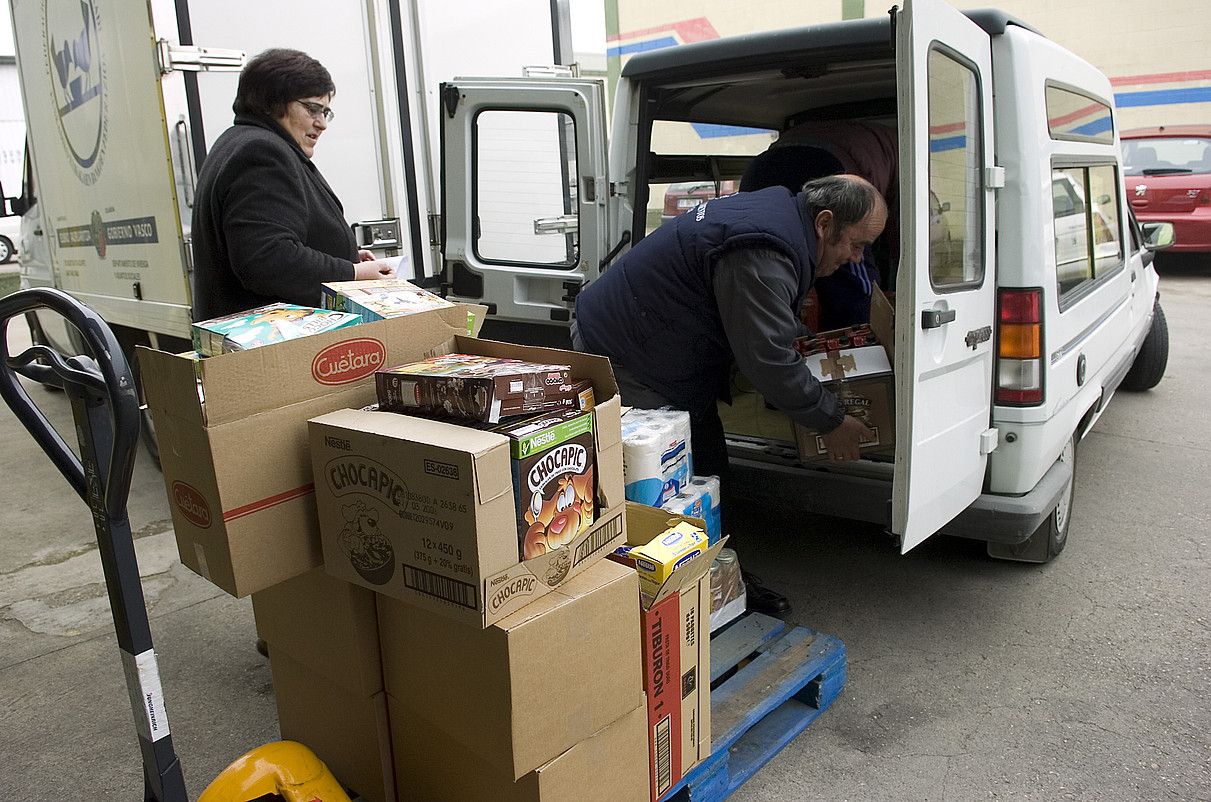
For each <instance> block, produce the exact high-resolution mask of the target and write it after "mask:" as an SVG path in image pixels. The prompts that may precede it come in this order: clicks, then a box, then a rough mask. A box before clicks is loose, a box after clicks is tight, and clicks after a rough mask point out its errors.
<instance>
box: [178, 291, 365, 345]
mask: <svg viewBox="0 0 1211 802" xmlns="http://www.w3.org/2000/svg"><path fill="white" fill-rule="evenodd" d="M361 322H362V319H361V317H359V316H358V315H351V314H348V313H346V312H334V311H332V310H328V309H313V308H311V307H309V306H298V305H296V304H281V303H279V304H269V305H268V306H262V307H258V308H257V309H250V310H249V311H247V312H240V313H238V314H235V315H227V316H226V317H218V318H214V319H213V320H203V321H202V322H201V323H194V324H193V326H191V327H190V336H191V338H192V342H193V349H194V350H195V351H197V352H198V353H199V354H201V355H202V356H217V355H219V354H228V353H231V352H233V351H247V350H248V349H250V348H260V347H262V346H265V345H273V344H275V343H282V342H286V341H287V340H297V339H299V338H300V337H310V336H311V335H313V334H323V333H324V332H326V331H335V330H336V329H343V328H346V327H347V326H356V325H357V324H359V323H361Z"/></svg>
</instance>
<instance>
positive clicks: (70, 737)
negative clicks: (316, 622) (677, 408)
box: [0, 260, 1211, 802]
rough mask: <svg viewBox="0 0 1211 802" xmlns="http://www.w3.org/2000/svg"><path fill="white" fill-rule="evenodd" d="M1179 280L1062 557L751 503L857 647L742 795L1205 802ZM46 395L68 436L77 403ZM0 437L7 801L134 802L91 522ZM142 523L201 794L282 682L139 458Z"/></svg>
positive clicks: (1118, 410) (1196, 437)
mask: <svg viewBox="0 0 1211 802" xmlns="http://www.w3.org/2000/svg"><path fill="white" fill-rule="evenodd" d="M1162 271H1163V279H1162V284H1161V291H1162V303H1163V305H1164V308H1165V312H1166V315H1167V316H1168V320H1169V328H1170V337H1171V352H1170V359H1169V369H1168V372H1167V374H1166V376H1165V379H1164V381H1163V382H1162V383H1161V385H1160V386H1159V387H1158V388H1157V389H1156V390H1153V391H1151V392H1148V393H1142V394H1130V393H1119V394H1118V395H1117V396H1116V397H1115V399H1114V401H1113V403H1112V404H1111V406H1110V408H1109V410H1108V411H1107V412H1106V414H1105V415H1104V416H1103V417H1102V419H1101V420H1100V421H1099V422H1098V424H1097V426H1096V427H1095V428H1094V430H1093V431H1092V433H1091V434H1090V435H1089V436H1088V437H1087V438H1086V439H1085V440H1084V441H1083V442H1082V443H1081V444H1080V447H1079V449H1078V457H1077V460H1078V466H1077V487H1076V500H1075V510H1074V518H1073V522H1072V528H1071V531H1070V534H1069V542H1068V546H1067V549H1066V550H1065V552H1064V553H1063V554H1062V555H1061V556H1060V557H1059V559H1057V560H1056V561H1054V562H1053V563H1052V564H1050V565H1046V566H1030V565H1020V564H1012V563H1002V562H995V561H992V560H989V559H988V558H987V557H986V556H985V554H984V547H983V544H980V543H976V542H972V541H964V540H957V539H948V538H934V539H931V540H930V541H927V542H926V543H925V544H923V545H922V546H920V547H918V548H917V549H915V550H914V551H912V552H911V553H909V554H908V555H907V556H904V557H901V556H899V554H898V550H897V549H896V548H895V545H894V542H893V541H892V540H891V539H890V538H889V537H888V536H887V535H886V534H884V533H883V532H882V531H881V530H880V529H879V528H878V527H873V526H867V525H863V524H855V523H852V522H847V521H842V520H837V519H830V518H814V519H804V518H803V516H801V515H798V514H796V513H795V511H794V509H793V507H792V506H791V505H790V502H789V501H788V505H787V506H785V507H782V508H777V509H775V508H770V507H751V508H750V507H746V506H743V505H742V506H741V507H740V508H739V509H737V510H735V512H737V513H738V514H737V515H735V516H734V519H737V520H739V521H740V522H741V527H740V530H739V531H737V532H736V533H735V536H736V542H737V544H740V545H741V548H742V552H741V553H742V557H743V559H744V560H745V564H746V567H748V568H749V569H751V570H753V571H755V572H757V573H758V574H760V575H761V576H762V577H763V579H764V580H765V581H766V583H767V584H769V585H771V586H774V587H776V588H778V589H780V590H782V591H783V592H785V593H786V594H787V595H788V596H789V597H790V599H791V601H792V603H793V605H794V612H793V614H792V615H791V616H790V619H791V621H792V622H793V623H797V624H802V625H805V626H809V627H812V628H814V629H816V630H819V631H821V632H827V633H830V634H832V635H835V636H837V637H839V638H840V639H841V640H842V641H844V643H845V645H846V647H847V650H848V655H849V671H848V683H847V686H846V688H845V690H844V692H843V693H842V695H841V697H840V698H838V699H837V701H836V702H835V703H834V704H833V706H832V707H831V708H830V709H829V710H828V711H827V712H826V713H825V714H824V715H822V716H821V717H820V718H819V719H818V720H817V722H816V723H815V724H813V725H812V726H811V727H810V728H809V729H808V730H807V731H806V732H805V733H804V734H802V735H801V736H800V737H799V738H797V739H796V740H795V741H793V742H792V743H791V744H790V745H789V746H788V747H787V748H786V749H785V750H784V751H783V752H782V753H781V754H780V755H779V756H778V757H777V758H775V759H774V760H773V761H772V762H771V763H770V764H769V765H767V766H766V767H765V768H764V769H763V770H762V771H761V772H759V773H758V774H757V775H756V776H755V777H754V778H753V779H752V780H750V781H749V783H748V784H747V785H746V786H745V787H744V788H742V789H741V790H740V792H739V793H737V794H736V795H735V796H734V797H733V799H736V800H738V802H755V801H756V800H907V799H913V800H981V799H993V798H1006V799H1024V800H1034V799H1037V800H1062V799H1076V800H1135V799H1138V800H1163V799H1176V800H1211V708H1209V705H1208V702H1207V700H1208V699H1209V698H1211V634H1209V628H1208V623H1209V621H1211V551H1209V549H1208V539H1209V537H1211V536H1209V534H1208V533H1209V532H1211V492H1208V489H1207V476H1208V475H1209V474H1211V470H1209V469H1211V447H1209V445H1208V441H1209V437H1211V425H1209V420H1208V404H1207V398H1208V395H1207V391H1206V387H1207V385H1208V384H1209V383H1211V367H1209V366H1208V363H1207V360H1206V358H1205V353H1206V347H1205V339H1206V337H1207V333H1206V330H1205V329H1204V328H1203V326H1202V324H1203V322H1204V321H1205V320H1206V319H1207V310H1208V308H1211V261H1202V262H1199V261H1191V260H1168V261H1167V262H1166V263H1163V264H1162ZM23 336H24V334H23V333H21V332H20V328H19V327H16V326H15V327H14V336H13V339H14V340H19V339H21V338H22V337H23ZM17 347H18V343H17V342H13V348H14V349H16V348H17ZM32 394H33V397H34V398H36V399H38V400H39V401H40V402H42V403H43V405H44V408H45V409H46V410H47V413H48V415H49V416H50V417H51V418H52V420H53V421H54V422H56V424H57V425H60V426H61V427H68V428H67V429H66V431H69V432H70V414H69V411H68V409H67V405H66V402H65V400H64V398H63V397H62V395H61V394H55V393H51V392H48V391H46V390H43V389H42V388H33V389H32ZM0 443H3V444H4V447H3V448H0V477H3V479H2V480H0V509H2V510H3V536H2V537H0V715H2V716H3V718H2V720H0V799H3V800H6V801H8V800H38V801H39V802H41V801H42V800H85V799H87V800H133V799H137V798H140V795H141V793H142V791H141V788H142V774H141V771H142V770H141V766H140V762H139V755H138V748H137V745H136V741H135V737H134V727H133V724H132V719H131V713H130V707H129V701H128V698H127V694H126V688H125V683H124V679H123V673H122V669H121V665H120V662H119V659H118V650H117V646H116V642H115V638H114V634H113V627H112V623H111V621H110V618H109V612H108V602H107V600H106V596H105V588H104V584H103V581H102V578H101V569H100V564H99V561H98V559H97V553H96V547H95V544H94V543H93V530H92V521H91V518H90V516H89V514H88V513H87V511H86V509H85V506H84V504H83V503H82V502H81V501H80V500H79V499H78V498H77V497H76V496H75V495H74V494H73V493H72V491H71V490H70V489H69V488H68V487H67V485H66V483H65V482H64V480H63V479H62V478H61V477H60V476H59V474H58V473H57V472H56V471H55V469H54V468H53V466H52V465H51V464H50V462H49V461H48V460H47V459H46V458H45V457H43V456H42V455H41V452H40V451H39V450H38V449H37V447H36V446H35V445H34V444H33V441H32V440H30V438H29V437H28V436H27V435H26V434H25V432H24V430H23V429H22V428H21V427H20V426H19V424H18V423H17V422H16V420H15V419H14V418H13V416H12V415H11V413H10V412H8V410H7V409H6V408H5V409H0ZM130 518H131V524H132V528H133V529H134V530H135V534H136V538H137V549H138V553H139V559H140V565H141V571H142V574H143V576H144V582H143V586H144V592H145V594H146V596H147V603H148V608H149V611H150V615H151V622H152V631H153V636H154V638H155V642H156V650H157V654H158V659H159V665H160V671H161V675H162V678H163V683H164V693H165V700H166V704H167V709H168V713H169V717H170V725H171V730H172V734H173V739H174V742H175V744H176V748H177V751H178V753H179V754H180V756H181V760H182V764H183V766H184V771H185V778H186V782H187V785H188V786H189V788H190V791H191V795H192V798H196V796H197V795H198V794H199V793H200V792H201V791H202V789H203V788H204V787H205V785H206V783H207V782H208V781H209V779H210V778H212V777H213V776H214V775H215V774H217V773H218V772H219V771H220V770H221V769H222V768H223V767H224V766H225V765H226V764H227V763H228V762H229V761H230V760H231V759H233V758H234V757H236V756H237V755H239V754H240V753H242V752H243V751H245V750H246V749H249V748H251V747H253V746H255V745H258V744H260V743H263V742H265V741H268V740H272V739H274V738H276V737H277V723H276V713H275V708H274V703H273V696H272V686H271V682H270V676H269V668H268V664H267V662H266V661H265V660H264V659H263V658H262V657H261V656H260V655H259V654H257V652H256V651H255V650H254V649H253V641H254V637H255V635H254V629H253V620H252V612H251V609H250V606H249V604H248V602H247V600H236V599H232V598H230V597H229V596H227V595H226V594H224V593H223V592H221V591H219V590H217V589H215V588H213V587H212V586H210V585H209V584H207V583H206V582H205V581H203V580H202V579H200V578H198V577H197V576H195V575H194V574H193V573H191V572H190V571H188V570H187V569H185V568H183V567H182V566H181V565H180V563H179V562H178V561H177V559H176V547H175V543H174V541H173V537H172V533H171V522H170V520H169V513H168V504H167V500H166V497H165V492H164V485H163V481H162V478H161V476H160V474H159V472H158V471H157V470H156V468H155V467H154V466H153V465H152V464H150V461H149V460H148V459H146V456H145V455H144V454H142V453H141V454H140V457H139V461H138V463H137V465H136V472H135V477H134V482H133V486H132V494H131V500H130Z"/></svg>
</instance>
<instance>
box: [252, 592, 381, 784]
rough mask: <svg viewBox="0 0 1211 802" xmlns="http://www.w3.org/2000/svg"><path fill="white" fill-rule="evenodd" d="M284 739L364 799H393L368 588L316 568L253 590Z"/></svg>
mask: <svg viewBox="0 0 1211 802" xmlns="http://www.w3.org/2000/svg"><path fill="white" fill-rule="evenodd" d="M252 610H253V614H254V615H255V616H256V625H257V634H259V635H260V636H261V637H262V638H264V639H265V641H266V642H267V643H268V644H269V667H270V670H271V672H272V674H273V691H274V695H275V696H276V698H277V708H278V727H279V729H280V730H281V735H282V738H283V739H287V740H292V741H298V742H299V743H303V744H306V745H307V746H308V747H310V748H311V749H312V751H314V752H315V753H316V754H317V755H318V756H319V757H320V759H321V760H323V761H324V763H326V764H327V765H328V768H329V769H331V771H332V773H333V774H334V775H335V776H336V778H337V779H338V780H340V781H341V783H342V784H344V785H345V786H347V787H349V788H352V789H354V790H355V791H357V792H358V793H359V794H360V795H361V796H362V797H363V798H365V799H367V800H369V802H389V801H390V800H394V799H395V788H394V785H395V779H394V761H393V756H392V752H391V738H390V734H389V729H388V721H387V695H386V693H385V691H384V687H383V672H382V653H381V651H380V648H379V629H378V612H377V609H376V607H375V599H374V593H373V592H371V591H368V590H366V589H365V588H361V587H358V586H357V585H351V584H349V583H348V582H342V581H341V580H339V579H335V578H333V577H330V576H328V575H327V574H326V573H325V572H324V571H323V569H314V570H311V571H309V572H307V573H305V574H303V575H301V576H298V577H295V578H294V579H291V580H289V581H287V582H283V583H281V584H279V585H276V586H274V587H272V588H268V589H266V590H263V591H260V592H258V593H254V594H253V595H252Z"/></svg>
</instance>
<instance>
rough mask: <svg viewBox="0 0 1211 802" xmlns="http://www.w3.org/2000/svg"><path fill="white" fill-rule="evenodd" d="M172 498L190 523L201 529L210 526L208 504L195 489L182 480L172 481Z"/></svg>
mask: <svg viewBox="0 0 1211 802" xmlns="http://www.w3.org/2000/svg"><path fill="white" fill-rule="evenodd" d="M172 500H173V501H174V502H176V505H177V509H178V510H180V511H181V514H182V515H184V516H185V518H186V519H187V520H188V521H189V522H190V523H192V524H193V525H195V526H200V527H202V528H203V529H209V528H210V521H211V518H210V505H208V504H207V503H206V499H205V498H203V497H202V494H201V493H199V492H198V491H197V490H195V489H194V488H192V487H190V486H189V485H187V484H185V483H184V482H173V483H172Z"/></svg>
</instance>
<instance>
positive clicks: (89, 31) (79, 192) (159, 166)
mask: <svg viewBox="0 0 1211 802" xmlns="http://www.w3.org/2000/svg"><path fill="white" fill-rule="evenodd" d="M554 9H555V6H553V4H552V3H550V2H549V0H527V1H526V2H522V3H510V4H507V8H506V7H501V8H495V7H493V8H486V7H483V6H482V4H478V3H474V2H471V0H453V1H452V2H436V1H435V0H411V1H410V2H407V1H405V2H400V0H338V1H337V2H327V3H322V4H321V3H297V2H286V0H269V1H267V2H258V3H251V4H250V3H247V2H238V1H237V0H206V1H205V2H198V1H197V0H195V2H192V3H190V2H180V1H178V2H173V0H152V2H150V3H123V2H114V0H84V2H77V0H47V2H45V3H43V2H33V1H32V0H16V1H15V2H13V3H12V18H13V27H14V31H15V38H16V43H17V51H18V63H19V67H20V71H21V81H22V85H23V95H24V101H25V112H26V119H27V120H28V123H29V131H30V137H29V138H30V141H31V142H32V151H31V154H30V155H31V161H32V170H31V174H30V176H29V180H28V181H27V182H26V183H27V186H26V191H27V193H28V198H27V201H26V205H30V203H29V201H31V200H33V201H36V203H33V204H32V208H29V209H28V210H27V211H26V215H25V217H26V220H25V221H24V233H23V237H22V241H23V247H22V250H23V252H24V253H25V254H26V255H27V256H28V258H23V260H22V271H23V278H24V283H25V285H26V286H55V287H59V288H61V289H64V290H66V291H68V292H70V293H71V294H72V295H74V296H76V297H77V298H79V299H80V300H82V301H84V302H85V303H88V304H89V305H90V306H92V307H93V308H94V309H96V310H97V311H98V312H99V313H100V314H101V315H102V316H103V317H104V318H105V319H106V320H107V321H108V322H109V323H111V325H114V326H116V327H117V329H116V330H117V331H118V332H119V337H120V339H121V340H122V341H123V342H124V344H133V343H137V342H148V341H152V342H156V341H159V340H160V339H161V338H164V337H171V338H174V340H172V341H170V342H171V343H172V344H177V340H180V339H184V338H188V336H189V324H190V282H189V272H190V269H191V264H190V257H191V254H190V249H189V246H188V243H189V221H190V217H191V213H192V204H193V200H194V197H193V195H194V187H195V186H196V179H197V170H198V166H199V164H200V163H201V160H202V159H203V158H204V156H205V151H206V150H207V149H208V148H209V146H210V145H212V144H213V142H214V140H215V139H216V138H217V137H218V136H219V135H220V134H221V133H222V132H223V131H224V130H226V129H227V128H228V127H229V126H230V125H231V122H232V116H233V114H232V109H231V105H232V100H233V99H234V97H235V91H236V83H237V80H238V74H237V72H236V71H235V70H236V69H238V67H239V66H240V63H241V59H240V58H239V55H240V54H246V56H248V57H251V56H252V55H255V54H256V53H259V52H261V51H262V50H264V49H267V48H269V47H292V48H295V49H299V50H303V51H305V52H308V53H310V54H311V55H313V56H315V57H316V58H318V59H319V60H320V61H321V62H322V63H323V64H324V65H325V66H326V67H327V68H328V69H329V71H330V72H331V73H332V76H333V80H334V83H335V84H336V86H337V93H336V97H335V99H334V101H333V104H332V105H333V107H334V109H335V110H336V115H337V116H336V119H335V121H334V123H333V124H332V126H331V127H330V128H329V129H328V131H327V132H326V134H325V136H324V138H323V141H322V142H321V143H320V146H319V147H318V148H317V150H316V155H315V162H316V164H317V166H318V167H319V168H320V170H321V172H322V173H323V174H324V175H325V177H326V178H327V180H328V181H329V183H330V184H331V185H332V187H333V189H334V190H335V192H336V194H337V196H338V197H339V198H340V199H341V201H342V203H343V204H344V207H345V217H346V220H347V221H349V222H350V223H351V224H354V226H355V231H356V232H357V234H358V238H359V242H360V243H361V244H362V245H363V247H367V248H370V249H372V250H375V251H376V252H379V253H383V254H388V255H394V254H396V253H399V252H402V253H404V254H406V255H407V256H408V257H409V259H408V261H407V262H406V267H405V268H404V269H403V271H401V272H402V275H403V276H404V277H408V278H411V277H419V278H422V279H423V278H424V277H426V276H431V275H434V274H436V273H438V272H439V271H440V265H439V264H435V261H434V255H435V254H437V250H436V248H435V244H434V243H433V242H431V237H430V216H431V215H432V214H434V212H435V210H436V206H437V203H438V195H437V188H438V182H437V181H436V179H435V176H436V175H437V173H438V170H439V164H438V158H439V156H438V153H437V151H436V148H434V147H431V146H430V143H431V142H434V141H435V140H436V135H437V127H438V118H437V105H438V98H437V84H438V82H440V81H441V80H443V79H446V78H449V77H451V76H453V75H454V74H455V73H456V72H458V71H460V70H461V71H465V70H484V71H492V72H497V73H505V74H515V75H520V74H522V70H523V68H524V67H526V66H528V65H533V64H553V63H555V62H556V61H557V60H559V59H560V58H566V57H567V53H561V52H557V51H559V50H560V42H561V40H560V39H559V38H557V34H562V35H563V44H565V45H566V40H567V36H566V31H560V30H559V29H558V28H557V27H556V25H555V21H561V22H564V21H566V13H565V14H564V15H563V16H562V17H561V15H560V14H558V13H556V12H555V11H554ZM179 13H180V14H181V16H180V17H178V14H179ZM237 20H238V24H233V23H234V22H235V21H237ZM454 31H457V32H458V34H459V36H461V37H468V36H471V37H473V38H474V37H476V36H478V37H479V38H480V39H481V40H482V41H484V42H485V43H487V42H491V46H483V47H459V48H448V47H445V46H442V45H441V44H440V43H442V42H444V41H448V40H449V39H450V38H451V37H452V36H453V32H454ZM187 39H191V40H192V43H196V44H197V45H200V46H204V47H205V48H207V49H209V50H211V51H212V52H210V53H208V54H207V55H208V56H210V57H211V58H210V61H217V60H220V59H217V58H214V57H215V56H216V55H217V56H224V55H234V58H232V59H229V64H230V65H231V66H233V67H234V69H228V70H227V71H207V72H204V73H200V74H199V73H197V72H194V71H192V69H191V67H190V65H189V63H188V62H189V61H190V60H191V59H194V58H196V56H197V53H196V52H194V53H191V52H190V51H189V50H188V49H179V48H178V47H177V45H178V44H179V43H180V42H181V41H183V40H187ZM426 42H428V43H438V45H437V46H428V47H426V46H424V43H426ZM170 46H171V47H170ZM565 49H566V48H565ZM182 62H185V63H184V64H182ZM48 98H54V100H53V102H48V100H47V99H48ZM548 144H551V145H554V144H555V142H554V140H551V141H550V142H549V143H548ZM401 221H402V225H401ZM549 241H550V238H547V242H549ZM43 323H44V324H45V325H44V326H43V327H42V329H41V330H40V331H38V332H36V335H37V336H39V337H40V338H42V339H47V340H50V341H52V343H54V344H58V345H62V346H63V347H65V348H69V347H70V346H68V345H67V344H66V343H64V341H63V337H64V332H62V331H59V332H56V331H55V330H54V329H53V328H52V325H51V322H50V321H49V320H46V319H43Z"/></svg>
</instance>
